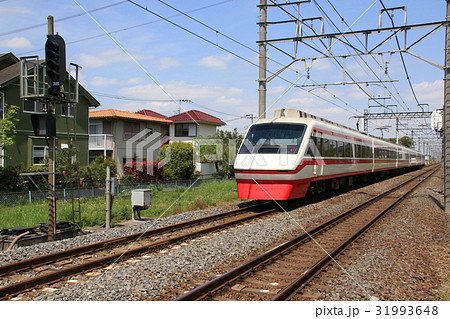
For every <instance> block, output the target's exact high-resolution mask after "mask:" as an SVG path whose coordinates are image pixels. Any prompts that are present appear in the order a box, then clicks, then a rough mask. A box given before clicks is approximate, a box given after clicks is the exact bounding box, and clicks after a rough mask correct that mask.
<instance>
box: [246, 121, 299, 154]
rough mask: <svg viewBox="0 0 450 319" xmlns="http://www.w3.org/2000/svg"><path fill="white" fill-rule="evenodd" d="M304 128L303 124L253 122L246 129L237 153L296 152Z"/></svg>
mask: <svg viewBox="0 0 450 319" xmlns="http://www.w3.org/2000/svg"><path fill="white" fill-rule="evenodd" d="M305 130H306V125H304V124H290V123H264V124H255V125H253V126H252V127H251V128H250V130H249V131H248V133H247V135H246V137H245V139H244V143H243V144H242V146H241V149H240V150H239V154H250V153H259V154H283V153H284V154H297V153H298V150H299V149H300V143H301V142H302V139H303V135H304V133H305Z"/></svg>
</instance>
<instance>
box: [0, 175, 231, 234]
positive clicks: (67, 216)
mask: <svg viewBox="0 0 450 319" xmlns="http://www.w3.org/2000/svg"><path fill="white" fill-rule="evenodd" d="M237 200H238V198H237V189H236V182H235V181H233V180H223V181H210V182H205V183H202V184H201V185H200V186H198V187H192V188H189V189H187V188H177V189H165V190H153V191H152V204H151V205H150V206H149V209H148V210H144V211H142V212H141V216H145V217H159V216H161V215H162V214H164V216H169V215H173V214H178V213H181V212H185V211H191V210H198V209H205V208H207V207H211V206H217V205H219V204H223V203H228V202H233V201H237ZM105 210H106V208H105V198H82V199H81V215H82V223H83V227H89V226H99V225H103V224H104V223H105ZM76 218H77V216H76ZM57 219H58V220H65V221H73V218H72V204H71V202H70V201H68V202H64V201H62V200H61V201H58V203H57ZM124 219H131V199H130V196H123V197H115V198H114V203H113V209H112V223H113V224H114V223H115V222H117V221H119V220H124ZM47 221H48V204H47V202H46V201H42V202H37V203H31V204H29V203H25V204H21V205H16V206H8V207H0V229H3V228H9V227H15V226H36V225H38V224H39V223H44V222H47Z"/></svg>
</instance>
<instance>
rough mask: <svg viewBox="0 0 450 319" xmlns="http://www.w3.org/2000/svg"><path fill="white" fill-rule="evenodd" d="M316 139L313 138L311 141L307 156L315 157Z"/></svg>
mask: <svg viewBox="0 0 450 319" xmlns="http://www.w3.org/2000/svg"><path fill="white" fill-rule="evenodd" d="M316 139H317V138H316V137H315V136H311V137H310V139H309V146H308V150H307V151H306V155H308V156H311V157H314V151H313V148H315V146H314V145H315V144H316Z"/></svg>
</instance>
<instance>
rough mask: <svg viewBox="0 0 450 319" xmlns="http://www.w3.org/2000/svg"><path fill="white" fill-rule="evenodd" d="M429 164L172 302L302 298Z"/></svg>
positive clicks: (431, 171) (415, 183)
mask: <svg viewBox="0 0 450 319" xmlns="http://www.w3.org/2000/svg"><path fill="white" fill-rule="evenodd" d="M436 170H437V168H436V167H433V168H430V169H429V170H427V171H426V172H423V173H421V174H419V175H416V176H414V177H413V178H411V179H409V180H407V181H406V182H404V183H402V184H400V185H398V186H396V187H394V188H393V189H390V190H389V191H386V192H384V193H382V194H380V195H378V196H376V197H374V198H372V199H370V200H368V201H366V202H364V203H362V204H360V205H358V206H357V207H354V208H352V209H350V210H348V211H346V212H344V213H342V214H340V215H339V216H336V217H334V218H332V219H330V220H328V221H327V222H325V223H323V224H321V225H319V226H316V227H314V228H313V229H310V230H308V231H305V232H304V233H302V234H301V235H299V236H297V237H295V238H293V239H291V240H289V241H287V242H285V243H283V244H281V245H279V246H277V247H275V248H272V249H270V250H269V251H267V252H265V253H263V254H262V255H260V256H258V257H256V258H253V259H252V260H250V261H248V262H246V263H244V264H242V265H240V266H238V267H236V268H234V269H232V270H230V271H228V272H226V273H225V274H223V275H221V276H219V277H216V278H215V279H213V280H211V281H209V282H207V283H205V284H203V285H201V286H199V287H197V288H195V289H193V290H192V291H189V292H186V293H184V294H183V295H182V296H180V297H178V298H176V299H175V300H179V301H181V300H289V299H298V300H301V299H302V296H301V289H302V288H303V287H305V285H306V284H307V283H308V282H309V281H310V280H311V279H312V278H314V277H316V276H317V275H318V273H319V272H320V271H321V270H323V269H324V268H325V267H326V266H327V265H328V264H329V263H330V262H332V261H333V260H334V259H335V258H336V257H337V256H338V255H339V254H340V253H342V251H344V249H346V248H347V247H348V246H349V245H350V244H351V243H352V242H354V241H355V240H356V239H357V238H359V236H360V235H361V234H362V233H364V232H365V231H366V230H367V229H368V228H370V227H371V226H372V225H373V224H374V223H375V222H376V221H377V220H379V219H380V218H381V217H382V216H384V215H385V214H386V213H387V212H389V211H390V210H392V209H393V208H394V207H395V206H396V205H397V204H398V203H399V202H400V201H402V200H403V199H404V198H405V197H406V196H407V195H408V194H410V193H411V192H412V191H413V190H414V189H415V188H416V187H417V186H418V185H420V184H421V183H422V182H423V181H425V180H426V179H427V178H428V177H430V176H431V175H433V174H434V173H435V172H436Z"/></svg>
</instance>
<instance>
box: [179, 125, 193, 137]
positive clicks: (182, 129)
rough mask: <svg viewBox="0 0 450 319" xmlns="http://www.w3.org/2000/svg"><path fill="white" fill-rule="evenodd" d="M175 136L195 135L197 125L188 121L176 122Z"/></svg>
mask: <svg viewBox="0 0 450 319" xmlns="http://www.w3.org/2000/svg"><path fill="white" fill-rule="evenodd" d="M175 136H176V137H186V136H189V137H194V136H197V125H195V124H189V123H177V124H175Z"/></svg>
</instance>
